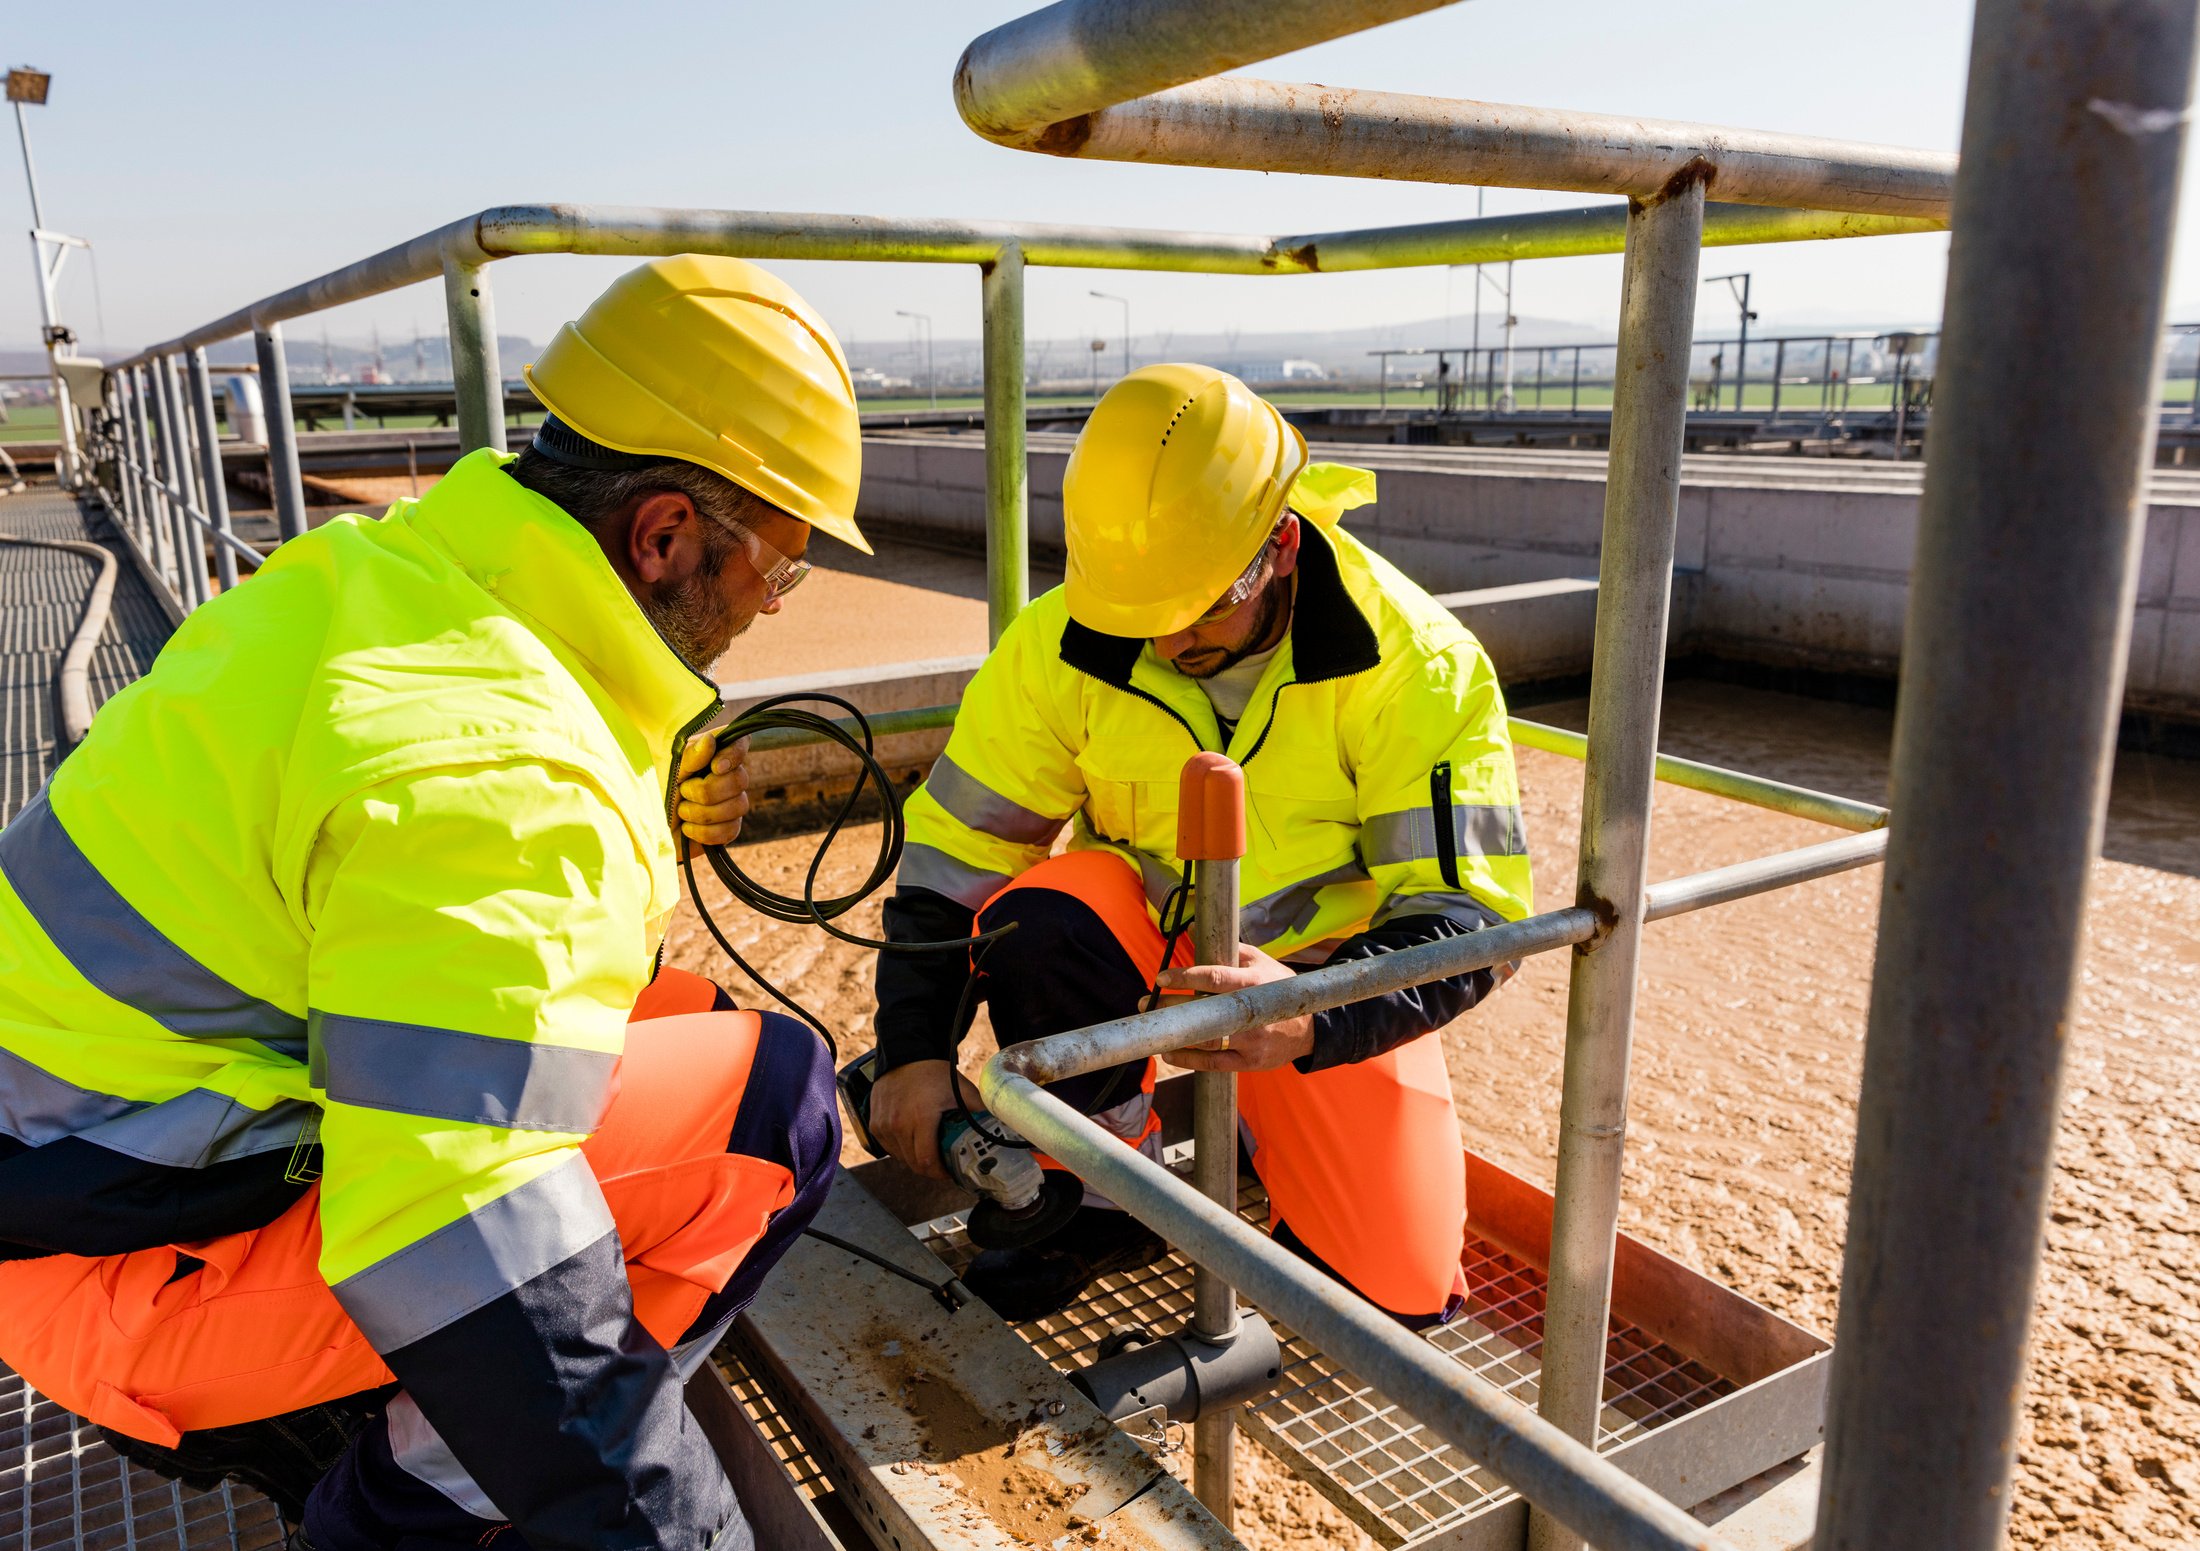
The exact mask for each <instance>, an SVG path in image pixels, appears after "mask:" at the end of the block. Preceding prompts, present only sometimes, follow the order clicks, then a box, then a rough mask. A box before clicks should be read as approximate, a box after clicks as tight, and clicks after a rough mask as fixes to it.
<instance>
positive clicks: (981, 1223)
mask: <svg viewBox="0 0 2200 1551" xmlns="http://www.w3.org/2000/svg"><path fill="white" fill-rule="evenodd" d="M1084 1200H1085V1185H1084V1181H1082V1180H1080V1179H1079V1178H1078V1177H1077V1176H1076V1175H1074V1174H1067V1173H1064V1172H1063V1171H1061V1170H1060V1169H1049V1170H1047V1178H1046V1183H1045V1184H1044V1185H1042V1186H1040V1187H1039V1195H1038V1198H1037V1199H1036V1200H1034V1201H1033V1202H1032V1203H1031V1205H1029V1206H1027V1207H1025V1208H1024V1209H1023V1210H1022V1211H1020V1212H1012V1211H1010V1210H1009V1209H1008V1208H1007V1207H1005V1206H1003V1205H1001V1203H1000V1202H998V1201H995V1200H992V1199H991V1198H988V1199H986V1200H983V1201H980V1202H979V1203H978V1204H977V1205H976V1206H975V1207H973V1208H972V1209H971V1212H970V1223H969V1228H968V1232H969V1234H970V1242H971V1243H973V1244H975V1245H977V1246H978V1248H980V1249H1021V1248H1023V1247H1024V1246H1025V1245H1027V1244H1036V1243H1038V1242H1039V1240H1041V1239H1043V1238H1045V1237H1047V1236H1048V1235H1049V1234H1051V1233H1053V1232H1054V1231H1055V1230H1056V1229H1058V1228H1060V1227H1061V1226H1062V1225H1063V1224H1064V1223H1066V1222H1068V1221H1069V1220H1070V1219H1071V1218H1072V1217H1074V1216H1076V1215H1077V1208H1078V1207H1080V1206H1082V1205H1083V1204H1084Z"/></svg>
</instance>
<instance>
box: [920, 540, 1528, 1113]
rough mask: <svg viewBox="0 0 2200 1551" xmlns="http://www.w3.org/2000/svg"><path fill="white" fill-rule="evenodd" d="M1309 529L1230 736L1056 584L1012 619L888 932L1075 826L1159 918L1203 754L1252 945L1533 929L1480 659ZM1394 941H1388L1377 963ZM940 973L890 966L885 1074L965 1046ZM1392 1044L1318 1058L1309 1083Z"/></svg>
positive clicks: (1361, 558) (1398, 589) (1314, 955)
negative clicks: (1182, 813)
mask: <svg viewBox="0 0 2200 1551" xmlns="http://www.w3.org/2000/svg"><path fill="white" fill-rule="evenodd" d="M1300 532H1301V534H1302V542H1301V545H1300V551H1299V566H1298V572H1297V591H1296V597H1295V600H1294V604H1293V613H1292V622H1291V628H1290V631H1289V634H1288V635H1287V636H1286V637H1285V640H1284V642H1283V644H1282V645H1281V646H1280V647H1279V648H1278V650H1277V651H1276V654H1275V656H1274V657H1273V658H1272V659H1270V661H1269V663H1268V666H1267V669H1266V671H1265V672H1264V673H1263V674H1262V676H1261V679H1260V681H1259V684H1258V686H1257V687H1256V688H1255V690H1254V692H1253V696H1252V699H1251V701H1250V702H1249V704H1248V705H1247V707H1246V710H1245V714H1244V716H1243V717H1242V718H1241V719H1240V720H1239V722H1238V723H1237V726H1236V729H1235V731H1234V732H1233V733H1232V735H1231V736H1230V737H1229V738H1228V739H1227V740H1225V739H1224V738H1223V736H1222V731H1221V724H1220V723H1219V722H1218V720H1217V718H1216V715H1215V710H1214V706H1213V704H1212V702H1210V701H1209V700H1208V698H1207V695H1206V692H1205V691H1204V690H1202V689H1201V688H1200V686H1199V684H1198V683H1197V681H1195V680H1193V679H1190V678H1188V677H1186V676H1185V675H1183V674H1181V673H1178V672H1177V671H1176V670H1175V669H1174V668H1172V667H1171V666H1170V665H1169V664H1168V663H1167V662H1165V661H1164V660H1162V659H1161V658H1160V657H1158V656H1157V655H1156V654H1155V652H1154V650H1153V647H1152V645H1151V644H1150V643H1148V642H1145V641H1140V640H1130V639H1123V638H1118V637H1112V636H1104V635H1101V634H1099V633H1097V632H1095V631H1092V630H1089V629H1086V628H1085V627H1083V626H1081V625H1079V624H1077V623H1076V621H1074V620H1072V619H1071V618H1070V617H1069V609H1068V605H1067V603H1066V601H1065V599H1064V595H1063V592H1062V590H1061V589H1059V588H1057V589H1055V590H1054V591H1052V592H1050V593H1048V594H1046V595H1045V596H1044V597H1042V598H1039V599H1038V600H1036V601H1035V602H1033V603H1032V604H1031V606H1030V607H1029V608H1027V609H1026V610H1025V611H1024V612H1023V613H1022V614H1021V615H1019V616H1018V617H1017V619H1016V621H1015V622H1014V623H1013V624H1012V625H1011V626H1010V627H1009V629H1008V630H1007V631H1005V632H1004V633H1003V635H1002V637H1001V640H1000V644H999V645H998V646H996V647H995V648H994V650H993V653H992V655H991V656H990V657H988V658H987V659H986V661H985V664H984V666H983V667H981V668H980V669H979V671H978V674H977V676H976V678H974V679H973V680H972V681H971V683H970V686H969V688H968V689H967V690H965V691H964V694H963V700H962V706H961V709H960V710H959V711H958V712H957V714H956V719H955V730H954V733H953V735H952V736H951V737H950V739H949V741H948V745H947V750H946V752H945V753H944V754H943V755H942V756H941V757H940V758H939V760H938V761H937V762H936V763H935V764H934V765H933V768H932V771H931V774H930V776H929V777H928V778H927V779H926V781H925V782H924V784H923V786H922V787H921V788H919V790H918V791H917V792H916V794H915V795H914V796H913V797H912V798H911V799H910V801H909V803H908V806H907V813H908V822H909V831H908V845H907V848H906V849H905V850H904V852H903V855H902V863H901V871H900V880H899V881H900V885H901V890H902V895H901V897H900V899H899V907H898V909H897V908H894V907H890V909H889V913H888V924H889V927H890V928H892V927H893V926H894V924H895V922H896V919H897V916H898V917H900V918H901V919H902V920H904V921H906V922H909V923H910V928H909V930H907V932H906V935H907V936H908V937H910V938H915V937H918V936H922V935H925V934H926V933H927V932H930V933H933V934H936V933H937V932H938V931H939V930H940V929H941V926H942V925H943V924H945V923H942V922H939V921H937V920H928V919H927V918H926V917H925V913H924V912H923V910H922V909H921V908H918V909H916V910H912V908H911V906H912V896H920V897H921V896H937V897H942V898H944V899H945V900H948V901H952V902H953V903H954V904H955V905H956V906H957V907H958V908H965V909H972V910H974V909H975V908H976V907H977V906H979V905H981V904H982V903H984V901H985V900H987V899H988V898H990V897H991V896H992V895H993V894H994V893H995V892H996V891H997V890H999V889H1000V888H1001V887H1002V886H1003V885H1004V884H1005V883H1007V882H1008V880H1010V879H1011V878H1014V877H1015V876H1017V875H1018V874H1020V873H1021V872H1023V871H1024V870H1025V869H1026V868H1029V867H1032V866H1034V865H1036V864H1037V863H1038V862H1040V861H1041V860H1043V859H1044V858H1045V857H1046V856H1047V855H1048V853H1049V851H1050V849H1051V847H1052V846H1053V845H1054V843H1055V841H1056V839H1057V837H1058V836H1059V834H1060V831H1061V829H1062V827H1063V825H1064V824H1065V823H1066V824H1069V825H1071V826H1072V833H1071V837H1070V840H1069V845H1070V847H1071V848H1072V849H1076V848H1082V847H1105V848H1108V849H1112V850H1115V851H1117V852H1119V853H1121V854H1122V855H1124V856H1125V857H1127V858H1128V859H1130V860H1131V861H1132V862H1133V863H1135V864H1136V865H1137V867H1138V868H1139V870H1140V873H1141V874H1142V876H1143V877H1144V879H1145V884H1146V892H1147V898H1148V901H1149V903H1150V904H1152V905H1153V906H1155V907H1156V908H1158V907H1159V906H1160V905H1161V904H1162V903H1163V901H1164V900H1165V899H1166V896H1167V895H1168V892H1169V891H1170V890H1171V889H1172V888H1173V887H1174V886H1175V885H1176V883H1177V882H1178V881H1179V879H1180V877H1181V875H1182V869H1181V867H1180V865H1179V863H1178V861H1177V858H1176V854H1175V847H1176V827H1177V783H1178V778H1179V775H1180V773H1181V772H1182V770H1183V767H1184V762H1185V761H1186V760H1187V759H1188V758H1189V757H1190V756H1191V755H1193V754H1194V753H1196V752H1198V751H1199V750H1201V749H1220V750H1221V751H1223V752H1224V753H1227V754H1228V755H1229V756H1230V757H1231V758H1232V759H1234V760H1236V761H1237V762H1238V763H1239V764H1240V765H1241V766H1243V767H1244V771H1245V797H1246V809H1247V811H1246V839H1247V851H1246V855H1245V858H1244V860H1243V862H1242V863H1241V865H1240V872H1239V878H1238V894H1239V898H1240V899H1241V901H1242V902H1243V905H1242V911H1243V914H1242V918H1241V925H1240V933H1241V936H1242V939H1243V940H1244V941H1245V942H1248V943H1251V944H1254V945H1256V946H1258V947H1261V948H1264V949H1266V950H1267V952H1269V953H1270V954H1272V955H1274V956H1275V957H1277V958H1281V959H1287V960H1291V961H1293V962H1297V963H1301V964H1308V963H1314V964H1318V963H1322V962H1325V961H1327V960H1328V959H1329V958H1331V957H1332V956H1333V955H1335V954H1336V953H1338V952H1339V951H1340V950H1343V949H1345V948H1346V947H1347V946H1348V945H1350V946H1351V948H1352V950H1353V952H1354V953H1355V954H1356V953H1358V952H1361V951H1364V950H1367V949H1369V948H1370V947H1374V946H1378V944H1376V943H1374V942H1372V941H1371V940H1370V934H1371V933H1372V934H1375V936H1376V937H1378V938H1379V937H1380V936H1381V935H1382V934H1383V933H1384V932H1385V930H1386V929H1387V928H1388V927H1389V926H1390V925H1391V923H1393V922H1398V921H1402V920H1406V919H1411V920H1412V921H1414V922H1416V923H1422V924H1424V925H1428V926H1430V927H1432V928H1433V929H1434V931H1433V934H1441V931H1442V930H1443V928H1442V927H1440V926H1436V923H1447V924H1448V926H1449V927H1450V928H1451V929H1457V930H1475V929H1478V928H1480V927H1483V926H1487V925H1490V924H1492V923H1494V922H1496V921H1500V920H1515V919H1518V918H1519V917H1521V916H1524V915H1526V914H1527V913H1528V911H1529V909H1530V902H1531V886H1530V882H1529V874H1528V846H1527V836H1526V831H1525V828H1524V826H1523V824H1522V822H1521V816H1520V794H1519V786H1518V780H1517V777H1516V775H1515V772H1514V769H1513V755H1512V742H1511V737H1510V734H1509V732H1508V730H1507V725H1506V719H1505V704H1504V696H1503V694H1502V692H1501V691H1500V689H1499V687H1498V683H1497V678H1496V675H1495V673H1494V672H1493V671H1492V669H1491V667H1490V662H1489V659H1488V657H1487V656H1486V655H1485V654H1484V653H1483V651H1482V649H1481V646H1480V645H1479V644H1478V643H1477V642H1476V641H1475V639H1474V637H1473V636H1472V635H1471V634H1469V633H1468V631H1467V630H1466V629H1465V628H1464V627H1463V626H1461V625H1460V624H1459V622H1458V621H1457V620H1456V619H1455V618H1453V616H1452V615H1451V613H1450V612H1449V611H1448V610H1446V609H1444V608H1443V607H1441V606H1440V605H1438V604H1437V603H1436V602H1435V600H1434V599H1432V598H1430V597H1429V596H1428V594H1427V593H1425V592H1423V591H1422V590H1421V589H1420V588H1418V587H1416V586H1415V585H1414V584H1413V583H1412V582H1410V581H1408V580H1407V579H1406V578H1405V577H1404V576H1402V575H1401V574H1399V572H1398V571H1397V570H1396V568H1394V567H1393V566H1392V565H1391V564H1390V563H1389V562H1388V561H1386V560H1384V559H1383V558H1382V557H1381V556H1379V555H1377V554H1375V553H1374V552H1373V551H1371V550H1369V549H1367V548H1366V547H1365V546H1364V545H1362V544H1360V543H1359V542H1358V541H1357V540H1355V539H1353V538H1352V537H1351V536H1350V535H1349V534H1346V533H1344V532H1343V531H1342V530H1341V529H1337V528H1334V527H1330V528H1327V529H1325V528H1323V527H1321V526H1318V525H1317V524H1315V523H1313V522H1311V521H1302V523H1301V525H1300ZM1425 935H1428V933H1425V934H1424V938H1425ZM1398 945H1401V940H1400V939H1399V938H1398V937H1397V936H1395V935H1393V936H1392V937H1391V939H1390V940H1389V941H1388V942H1387V943H1382V944H1379V946H1386V947H1387V946H1398ZM944 957H945V956H944V955H932V956H929V959H930V961H932V962H925V961H923V960H922V957H921V956H918V955H906V954H886V955H882V956H881V960H880V965H879V985H880V1012H879V1025H878V1027H879V1040H880V1044H881V1046H882V1048H884V1050H885V1053H886V1061H887V1064H888V1065H890V1066H891V1065H897V1064H900V1063H901V1062H903V1061H907V1060H913V1059H918V1058H919V1057H920V1056H926V1055H938V1054H941V1053H943V1047H944V1045H945V1044H947V1043H951V1041H952V1039H953V1037H954V1035H953V1034H950V1033H949V1031H948V1027H947V1026H948V1024H949V1022H950V1021H951V1019H952V1009H953V1006H954V998H955V990H954V988H953V987H952V986H950V985H949V984H947V981H948V980H949V979H950V978H952V977H951V974H943V972H942V969H941V967H940V966H939V965H938V964H937V962H936V961H937V960H940V959H942V958H944ZM1485 988H1486V987H1485ZM1437 1021H1439V1022H1440V1021H1443V1020H1442V1019H1441V1018H1439V1019H1438V1020H1437ZM1428 1026H1429V1025H1427V1024H1423V1025H1422V1026H1421V1027H1420V1028H1417V1029H1414V1030H1413V1031H1412V1032H1416V1033H1418V1032H1425V1031H1426V1028H1427V1027H1428ZM956 1033H959V1031H956ZM1319 1039H1320V1030H1319V1028H1317V1041H1318V1042H1319ZM1395 1042H1396V1040H1395V1038H1386V1039H1383V1040H1380V1041H1377V1042H1376V1043H1375V1044H1372V1045H1365V1044H1363V1045H1362V1046H1360V1047H1359V1048H1357V1049H1353V1050H1330V1051H1327V1052H1323V1051H1320V1050H1319V1049H1318V1050H1317V1056H1318V1057H1320V1059H1317V1060H1314V1061H1312V1062H1311V1063H1310V1065H1309V1068H1308V1069H1315V1068H1318V1067H1319V1066H1321V1065H1330V1064H1336V1062H1338V1061H1339V1060H1349V1059H1355V1058H1359V1057H1364V1056H1365V1055H1368V1054H1372V1053H1375V1050H1376V1049H1379V1048H1388V1046H1389V1045H1391V1044H1394V1043H1395Z"/></svg>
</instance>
